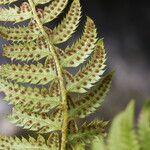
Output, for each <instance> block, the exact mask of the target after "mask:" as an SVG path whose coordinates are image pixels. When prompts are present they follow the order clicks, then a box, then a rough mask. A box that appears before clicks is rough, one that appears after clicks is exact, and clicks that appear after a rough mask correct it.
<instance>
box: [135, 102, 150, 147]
mask: <svg viewBox="0 0 150 150" xmlns="http://www.w3.org/2000/svg"><path fill="white" fill-rule="evenodd" d="M138 128H139V130H138V137H139V145H140V147H141V150H149V148H150V142H149V141H150V102H149V101H148V102H146V104H145V105H144V107H143V109H142V112H141V114H140V118H139V123H138Z"/></svg>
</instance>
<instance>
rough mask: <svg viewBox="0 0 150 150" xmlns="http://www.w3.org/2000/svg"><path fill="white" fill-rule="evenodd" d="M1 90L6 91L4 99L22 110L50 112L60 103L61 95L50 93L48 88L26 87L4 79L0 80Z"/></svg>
mask: <svg viewBox="0 0 150 150" xmlns="http://www.w3.org/2000/svg"><path fill="white" fill-rule="evenodd" d="M0 85H1V86H0V91H1V92H4V93H5V95H6V96H5V98H4V100H6V101H8V102H9V103H10V104H13V105H14V106H15V107H16V108H20V109H22V110H24V109H28V110H29V111H33V112H38V111H40V112H48V111H49V110H50V109H52V108H54V107H56V106H58V105H59V103H60V97H59V96H60V95H50V93H49V92H48V90H47V89H45V88H42V89H38V88H31V87H24V86H22V85H19V84H13V83H11V82H8V81H6V80H4V79H1V80H0Z"/></svg>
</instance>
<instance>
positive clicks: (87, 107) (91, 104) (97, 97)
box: [69, 73, 113, 118]
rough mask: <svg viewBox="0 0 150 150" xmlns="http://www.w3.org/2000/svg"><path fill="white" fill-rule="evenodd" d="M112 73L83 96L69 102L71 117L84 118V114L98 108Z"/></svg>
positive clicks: (107, 88) (106, 90) (107, 89)
mask: <svg viewBox="0 0 150 150" xmlns="http://www.w3.org/2000/svg"><path fill="white" fill-rule="evenodd" d="M112 76H113V73H111V74H108V75H107V76H105V77H104V78H103V79H101V82H100V83H99V84H98V85H97V86H96V87H94V88H93V89H92V90H90V91H89V93H87V94H86V95H85V96H83V98H81V99H79V100H77V101H75V102H74V103H72V102H70V104H69V115H70V117H71V118H76V117H79V118H84V117H85V116H87V115H89V114H91V113H93V112H94V111H95V110H96V108H98V107H99V106H100V105H101V103H102V102H103V101H104V98H105V97H106V95H107V93H108V91H109V89H110V86H111V81H112Z"/></svg>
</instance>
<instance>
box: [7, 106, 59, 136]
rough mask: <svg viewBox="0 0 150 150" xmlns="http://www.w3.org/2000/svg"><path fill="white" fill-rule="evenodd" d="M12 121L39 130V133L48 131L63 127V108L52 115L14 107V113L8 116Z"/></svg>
mask: <svg viewBox="0 0 150 150" xmlns="http://www.w3.org/2000/svg"><path fill="white" fill-rule="evenodd" d="M8 119H9V120H10V122H11V123H15V124H16V126H18V127H23V129H30V130H32V131H38V132H39V133H48V132H51V131H56V130H60V129H61V122H62V110H61V109H57V110H56V112H54V113H53V114H51V115H48V114H47V113H36V112H28V110H22V109H19V108H18V109H13V111H12V114H11V115H10V116H8Z"/></svg>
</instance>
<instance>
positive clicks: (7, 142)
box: [0, 135, 50, 150]
mask: <svg viewBox="0 0 150 150" xmlns="http://www.w3.org/2000/svg"><path fill="white" fill-rule="evenodd" d="M0 149H2V150H4V149H5V150H8V149H9V150H21V149H23V150H33V149H37V150H49V149H50V147H49V146H47V145H46V142H45V139H44V138H43V137H42V136H41V135H38V138H37V139H34V138H32V137H29V139H28V140H27V139H25V138H24V137H22V138H21V139H19V138H18V137H7V136H0Z"/></svg>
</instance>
